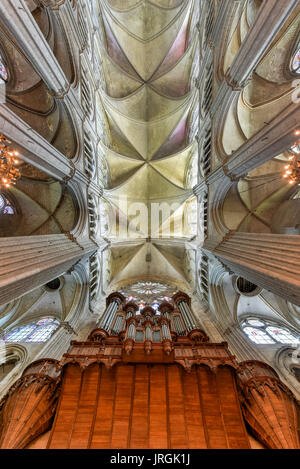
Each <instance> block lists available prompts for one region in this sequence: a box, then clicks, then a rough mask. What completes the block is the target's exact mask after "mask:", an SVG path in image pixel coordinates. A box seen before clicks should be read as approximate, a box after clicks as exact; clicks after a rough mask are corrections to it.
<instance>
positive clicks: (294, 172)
mask: <svg viewBox="0 0 300 469" xmlns="http://www.w3.org/2000/svg"><path fill="white" fill-rule="evenodd" d="M290 153H291V156H290V157H289V160H290V163H289V164H288V165H286V166H285V167H284V169H285V173H284V175H283V177H284V178H285V179H288V182H289V184H296V183H298V184H299V185H300V143H297V144H296V145H294V146H293V147H292V148H291V149H290Z"/></svg>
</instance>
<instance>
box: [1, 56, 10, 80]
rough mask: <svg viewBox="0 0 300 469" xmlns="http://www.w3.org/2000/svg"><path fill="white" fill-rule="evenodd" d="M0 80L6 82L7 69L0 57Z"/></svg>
mask: <svg viewBox="0 0 300 469" xmlns="http://www.w3.org/2000/svg"><path fill="white" fill-rule="evenodd" d="M0 78H1V79H2V80H3V81H7V80H8V73H7V68H6V65H5V63H4V60H3V58H2V56H1V55H0Z"/></svg>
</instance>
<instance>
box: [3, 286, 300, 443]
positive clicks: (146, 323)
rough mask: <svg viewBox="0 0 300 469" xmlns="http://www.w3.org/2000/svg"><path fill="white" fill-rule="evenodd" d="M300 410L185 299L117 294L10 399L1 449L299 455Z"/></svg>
mask: <svg viewBox="0 0 300 469" xmlns="http://www.w3.org/2000/svg"><path fill="white" fill-rule="evenodd" d="M299 415H300V414H299V403H298V402H297V401H296V399H295V398H294V396H293V394H292V393H291V392H290V390H289V389H288V388H287V387H286V386H285V385H284V384H283V383H282V382H281V381H280V379H279V377H278V376H277V374H276V373H275V371H274V370H273V369H272V368H271V367H270V366H269V365H267V364H265V363H261V362H257V361H248V362H243V363H238V362H237V361H236V359H235V357H234V356H233V355H231V353H230V351H229V350H228V348H227V344H226V343H225V342H223V343H212V342H210V340H209V337H208V336H207V335H206V333H205V332H204V331H203V330H202V329H201V325H200V323H199V321H198V320H197V318H196V316H195V315H194V312H193V311H192V309H191V302H190V298H189V297H188V295H186V294H185V293H182V292H178V293H176V294H175V295H174V296H173V298H172V299H171V301H163V302H161V303H160V304H159V306H158V307H157V304H156V307H155V308H154V307H151V306H150V305H144V306H143V307H142V306H139V305H137V304H136V303H134V302H133V301H126V298H125V297H124V296H123V295H122V294H120V293H118V292H116V293H112V294H111V295H110V296H109V297H108V298H107V303H106V309H105V311H104V313H103V315H102V317H101V318H100V320H99V322H98V327H97V328H96V329H95V330H93V331H92V332H91V334H90V335H89V337H88V339H87V340H86V341H85V342H76V341H72V342H71V344H70V348H69V350H68V352H67V353H66V354H64V356H63V357H62V359H61V361H60V362H58V361H56V360H51V359H48V360H47V359H45V360H39V361H38V362H34V363H32V364H31V365H30V366H29V367H27V369H26V370H25V372H24V373H23V376H22V377H21V378H20V379H19V380H18V381H17V382H16V383H15V384H14V385H13V386H12V388H11V389H10V390H9V392H8V393H7V395H6V396H5V397H4V398H3V399H2V401H1V402H0V448H9V449H12V448H18V449H20V448H49V449H60V448H62V449H65V448H66V449H67V448H91V449H92V448H95V449H96V448H98V449H101V448H118V449H126V448H135V449H139V448H141V449H142V448H150V449H151V448H168V449H169V448H170V449H177V448H202V449H204V448H211V449H216V448H228V449H246V448H250V447H251V445H253V441H255V442H256V444H257V445H258V447H261V448H272V449H287V448H290V449H291V448H299V430H298V422H299V420H298V419H299Z"/></svg>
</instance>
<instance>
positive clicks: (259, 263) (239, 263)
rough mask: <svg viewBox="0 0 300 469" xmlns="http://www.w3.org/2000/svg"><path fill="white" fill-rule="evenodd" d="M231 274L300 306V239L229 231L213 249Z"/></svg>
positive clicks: (295, 236) (289, 236)
mask: <svg viewBox="0 0 300 469" xmlns="http://www.w3.org/2000/svg"><path fill="white" fill-rule="evenodd" d="M204 248H205V249H207V250H209V251H211V252H212V253H213V254H215V255H216V256H217V257H218V258H219V259H220V260H221V261H222V262H223V263H224V264H225V265H226V266H227V267H228V268H229V269H230V270H231V271H232V272H233V273H235V274H237V275H240V276H241V277H244V278H246V279H247V280H249V281H250V282H252V283H254V284H255V285H258V286H259V287H261V288H265V289H266V290H269V291H271V292H273V293H274V294H275V295H278V296H281V297H282V298H284V299H286V300H288V301H290V302H291V303H293V304H296V305H300V288H299V287H300V267H299V265H300V236H297V235H281V234H267V233H243V232H238V233H236V232H230V233H229V234H228V235H226V236H225V237H224V239H223V241H222V242H221V243H220V244H219V245H218V246H216V247H215V248H214V247H213V248H212V249H209V247H206V243H204Z"/></svg>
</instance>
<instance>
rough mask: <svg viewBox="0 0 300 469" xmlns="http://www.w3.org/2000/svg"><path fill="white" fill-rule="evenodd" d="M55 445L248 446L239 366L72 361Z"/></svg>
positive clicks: (51, 444) (54, 435) (55, 429)
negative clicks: (239, 392) (212, 367)
mask: <svg viewBox="0 0 300 469" xmlns="http://www.w3.org/2000/svg"><path fill="white" fill-rule="evenodd" d="M49 447H50V448H99V449H100V448H115V449H122V448H135V449H139V448H178V449H181V448H248V447H249V440H248V437H247V434H246V432H245V427H244V423H243V419H242V416H241V411H240V408H239V404H238V400H237V393H236V384H235V381H234V376H233V372H232V370H231V369H229V368H226V367H224V368H219V369H218V370H217V373H216V374H215V373H213V372H212V371H210V370H209V368H208V367H205V366H199V367H194V368H193V369H192V371H191V372H190V373H187V372H186V371H185V370H184V369H183V368H182V367H181V366H180V365H177V364H173V365H171V364H161V365H159V364H121V365H117V366H115V367H113V368H112V369H111V370H109V371H108V370H107V369H106V368H105V367H104V365H102V364H94V365H92V366H90V367H88V368H87V369H86V370H85V371H83V372H82V371H81V370H80V368H79V367H76V366H74V365H68V366H67V367H66V371H65V374H64V382H63V388H62V394H61V398H60V402H59V408H58V413H57V417H56V420H55V422H54V425H53V429H52V432H51V437H50V441H49Z"/></svg>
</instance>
